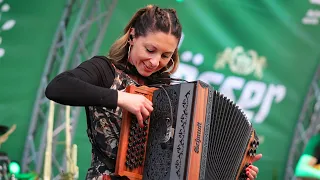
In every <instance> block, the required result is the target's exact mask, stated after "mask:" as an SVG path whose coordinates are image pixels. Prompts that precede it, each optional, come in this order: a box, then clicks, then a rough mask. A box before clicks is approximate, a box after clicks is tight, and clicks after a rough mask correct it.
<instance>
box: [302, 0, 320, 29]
mask: <svg viewBox="0 0 320 180" xmlns="http://www.w3.org/2000/svg"><path fill="white" fill-rule="evenodd" d="M309 2H310V4H311V5H312V6H310V9H308V10H307V12H306V13H305V15H304V17H303V18H302V20H301V21H302V24H305V25H319V19H320V8H315V7H316V6H313V5H320V0H310V1H309ZM311 7H312V8H311Z"/></svg>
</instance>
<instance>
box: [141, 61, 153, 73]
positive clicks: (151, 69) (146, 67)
mask: <svg viewBox="0 0 320 180" xmlns="http://www.w3.org/2000/svg"><path fill="white" fill-rule="evenodd" d="M143 66H144V69H145V70H146V71H147V72H152V71H153V70H154V68H150V67H148V66H147V65H146V64H145V63H143Z"/></svg>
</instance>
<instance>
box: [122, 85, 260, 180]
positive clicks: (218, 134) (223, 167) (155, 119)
mask: <svg viewBox="0 0 320 180" xmlns="http://www.w3.org/2000/svg"><path fill="white" fill-rule="evenodd" d="M127 92H130V93H137V94H143V95H145V96H146V97H147V98H149V99H150V100H152V101H153V107H154V111H153V112H152V114H151V117H150V118H149V119H148V120H146V121H145V123H144V127H138V126H136V123H137V122H136V120H135V118H134V117H133V116H132V115H130V113H128V112H124V116H123V120H122V126H121V134H120V140H119V150H118V161H117V165H116V173H117V174H119V175H122V176H127V177H128V178H130V179H132V180H138V179H143V180H185V179H187V180H198V179H200V180H234V179H237V180H238V179H239V180H241V179H246V178H247V176H246V174H245V168H246V167H247V166H248V165H250V163H251V161H252V159H253V157H254V156H255V153H256V149H257V148H258V145H259V140H258V137H257V135H256V132H255V130H254V128H253V127H252V125H251V123H250V122H249V121H248V119H247V117H246V116H245V114H244V113H243V111H242V110H241V109H240V108H239V107H238V106H237V105H236V104H235V103H233V102H232V101H231V100H229V99H228V98H227V97H225V96H224V95H223V94H221V93H219V92H218V91H215V90H213V89H212V87H210V86H209V85H207V84H205V83H203V82H202V81H195V82H189V83H181V84H176V85H170V86H165V87H157V88H149V87H145V86H142V87H135V86H131V87H129V88H128V89H127Z"/></svg>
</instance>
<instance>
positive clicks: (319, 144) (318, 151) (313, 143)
mask: <svg viewBox="0 0 320 180" xmlns="http://www.w3.org/2000/svg"><path fill="white" fill-rule="evenodd" d="M303 154H308V155H311V156H313V157H315V158H317V159H318V162H317V164H318V163H319V159H320V134H317V135H314V136H312V137H311V138H310V140H309V142H308V144H307V146H306V148H305V150H304V152H303Z"/></svg>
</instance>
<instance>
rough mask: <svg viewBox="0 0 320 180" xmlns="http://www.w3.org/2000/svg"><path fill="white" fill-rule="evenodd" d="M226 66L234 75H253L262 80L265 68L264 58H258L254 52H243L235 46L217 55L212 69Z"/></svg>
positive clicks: (241, 48)
mask: <svg viewBox="0 0 320 180" xmlns="http://www.w3.org/2000/svg"><path fill="white" fill-rule="evenodd" d="M226 65H228V66H229V68H230V70H231V71H232V72H233V73H235V74H239V75H250V74H253V75H254V76H255V77H256V78H258V79H262V78H263V69H264V68H265V67H266V58H265V57H264V56H258V53H257V52H256V51H254V50H249V51H246V52H245V51H244V49H243V47H241V46H237V47H235V48H234V49H231V48H229V47H228V48H226V49H225V50H224V51H223V52H222V53H219V54H218V57H217V61H216V63H215V64H214V69H215V70H218V69H224V68H226Z"/></svg>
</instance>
